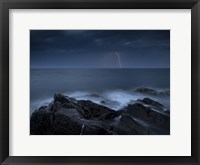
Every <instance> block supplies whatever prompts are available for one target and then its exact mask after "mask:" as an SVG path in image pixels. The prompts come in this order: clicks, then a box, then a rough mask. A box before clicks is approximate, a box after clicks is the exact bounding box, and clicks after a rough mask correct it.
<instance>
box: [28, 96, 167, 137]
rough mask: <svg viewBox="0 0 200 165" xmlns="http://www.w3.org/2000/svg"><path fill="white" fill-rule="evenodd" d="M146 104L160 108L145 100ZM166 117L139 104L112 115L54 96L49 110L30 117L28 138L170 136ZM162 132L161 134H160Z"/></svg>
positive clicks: (86, 103)
mask: <svg viewBox="0 0 200 165" xmlns="http://www.w3.org/2000/svg"><path fill="white" fill-rule="evenodd" d="M143 101H144V102H145V104H147V103H148V104H151V105H156V106H161V105H160V104H159V103H158V102H156V101H153V100H151V99H150V100H149V99H144V100H143ZM169 121H170V120H169V115H167V114H166V113H164V112H163V113H158V112H156V111H154V110H152V109H151V108H150V107H145V106H144V105H143V104H141V103H135V104H132V105H128V107H126V108H124V109H123V110H119V111H114V110H112V109H110V108H108V107H105V106H103V105H99V104H96V103H93V102H92V101H89V100H76V99H73V98H70V97H67V96H63V95H61V94H56V95H55V96H54V100H53V101H52V102H51V103H49V105H48V106H41V107H40V108H39V109H38V110H36V111H35V112H33V113H32V115H31V119H30V133H31V135H80V134H81V135H115V134H121V135H133V134H134V135H138V134H169ZM163 130H164V131H163Z"/></svg>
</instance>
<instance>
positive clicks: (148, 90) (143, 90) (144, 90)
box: [135, 87, 157, 95]
mask: <svg viewBox="0 0 200 165" xmlns="http://www.w3.org/2000/svg"><path fill="white" fill-rule="evenodd" d="M135 92H138V93H144V94H150V95H157V91H156V90H154V89H151V88H144V87H141V88H136V89H135Z"/></svg>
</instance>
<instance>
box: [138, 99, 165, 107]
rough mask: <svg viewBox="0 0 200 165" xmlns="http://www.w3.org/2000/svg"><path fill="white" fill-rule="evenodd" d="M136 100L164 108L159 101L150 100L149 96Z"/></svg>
mask: <svg viewBox="0 0 200 165" xmlns="http://www.w3.org/2000/svg"><path fill="white" fill-rule="evenodd" d="M138 101H140V102H142V103H144V104H147V105H151V106H154V107H159V108H164V106H163V105H162V104H161V103H159V102H157V101H154V100H152V99H150V98H144V99H143V100H139V99H138Z"/></svg>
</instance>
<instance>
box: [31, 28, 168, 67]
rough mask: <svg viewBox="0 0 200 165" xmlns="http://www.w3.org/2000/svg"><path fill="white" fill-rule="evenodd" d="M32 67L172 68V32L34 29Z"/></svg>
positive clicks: (32, 31) (32, 36)
mask: <svg viewBox="0 0 200 165" xmlns="http://www.w3.org/2000/svg"><path fill="white" fill-rule="evenodd" d="M30 65H31V68H169V66H170V31H169V30H31V31H30Z"/></svg>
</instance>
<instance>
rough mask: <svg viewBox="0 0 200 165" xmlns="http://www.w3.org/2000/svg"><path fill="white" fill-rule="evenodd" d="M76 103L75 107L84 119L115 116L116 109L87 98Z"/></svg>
mask: <svg viewBox="0 0 200 165" xmlns="http://www.w3.org/2000/svg"><path fill="white" fill-rule="evenodd" d="M77 105H78V107H77V109H78V110H79V112H80V113H81V114H82V115H83V116H84V117H85V118H86V119H93V118H100V119H112V118H114V117H116V116H117V113H116V111H114V110H112V109H110V108H108V107H105V106H102V105H99V104H96V103H93V102H92V101H89V100H87V101H85V100H79V101H78V103H77Z"/></svg>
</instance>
